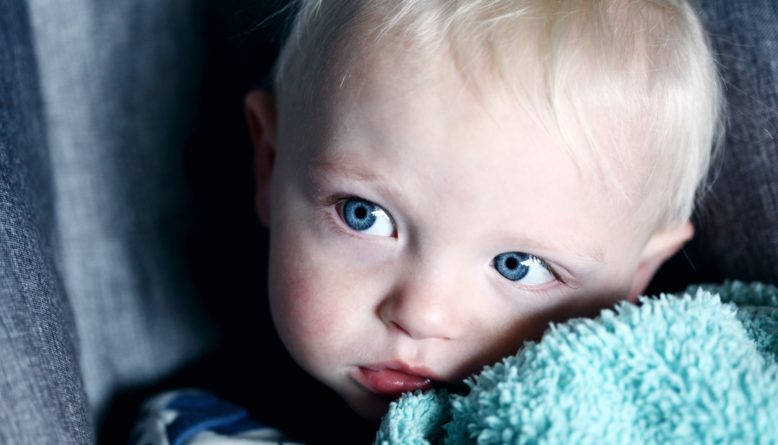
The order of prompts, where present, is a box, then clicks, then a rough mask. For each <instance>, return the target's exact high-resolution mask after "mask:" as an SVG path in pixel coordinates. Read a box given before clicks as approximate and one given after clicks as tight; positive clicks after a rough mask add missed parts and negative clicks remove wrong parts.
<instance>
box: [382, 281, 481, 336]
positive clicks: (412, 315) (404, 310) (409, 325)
mask: <svg viewBox="0 0 778 445" xmlns="http://www.w3.org/2000/svg"><path fill="white" fill-rule="evenodd" d="M447 278H448V279H442V280H440V279H438V280H429V279H424V277H420V276H416V277H415V278H414V279H410V280H406V281H403V282H401V283H400V284H398V285H397V286H395V288H394V289H393V290H392V291H391V292H390V293H389V294H388V295H387V296H386V298H384V300H383V301H382V302H381V305H380V307H379V310H378V313H379V316H380V318H381V320H383V321H384V323H385V324H386V325H387V326H389V327H390V328H394V329H399V330H400V331H401V332H403V333H404V334H406V335H408V336H409V337H411V338H414V339H417V340H422V339H429V338H438V339H446V340H451V339H457V338H460V337H461V335H462V333H463V331H464V329H465V327H466V324H467V320H468V317H471V316H473V315H474V314H472V313H470V314H468V313H467V312H468V310H467V308H466V306H467V304H466V296H464V295H462V291H463V289H462V288H461V287H460V288H459V289H457V287H458V286H457V283H456V279H455V278H451V277H447ZM470 312H471V311H470Z"/></svg>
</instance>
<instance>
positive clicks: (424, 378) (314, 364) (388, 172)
mask: <svg viewBox="0 0 778 445" xmlns="http://www.w3.org/2000/svg"><path fill="white" fill-rule="evenodd" d="M386 63H387V64H388V65H391V63H390V61H387V62H386ZM379 65H380V64H379ZM429 65H430V69H429V72H430V73H433V74H430V75H429V77H427V78H420V77H419V76H415V75H414V74H413V73H410V72H408V73H406V72H403V71H402V70H399V71H398V69H397V68H396V67H395V68H393V69H392V70H389V69H384V67H383V66H382V65H380V66H373V67H372V68H370V69H368V70H367V71H362V72H358V73H356V74H354V76H358V80H352V82H355V83H354V84H353V85H352V88H347V89H343V90H337V88H336V89H335V90H336V91H335V92H333V93H331V94H329V95H328V97H327V102H326V103H327V106H326V109H323V110H318V113H317V114H318V115H319V116H325V118H318V119H308V118H306V119H305V121H299V120H295V117H294V116H288V115H285V114H284V110H283V107H282V109H281V115H280V116H279V119H280V120H279V122H280V123H279V127H278V128H279V130H278V138H277V147H276V148H272V150H273V151H274V153H275V162H274V164H273V166H272V169H271V170H270V173H272V174H271V177H272V181H271V183H270V185H269V190H266V192H268V193H269V195H270V197H271V198H270V201H271V203H272V204H271V205H270V208H269V211H268V210H267V209H260V213H261V214H267V213H269V226H270V234H271V251H270V302H271V308H272V312H273V317H274V321H275V323H276V326H277V328H278V330H279V333H280V335H281V338H282V340H283V341H284V343H285V345H286V346H287V347H288V349H289V351H290V352H291V354H292V356H293V357H294V358H295V359H296V360H297V361H298V363H299V364H300V365H301V366H302V367H303V368H304V369H306V370H307V371H308V372H310V373H311V374H312V375H314V376H315V377H316V378H318V379H319V380H321V381H322V382H323V383H325V384H327V385H328V386H330V387H331V388H332V389H334V390H335V391H337V392H338V393H339V394H340V395H341V396H342V397H343V398H344V399H345V400H346V401H347V402H348V403H349V404H350V405H351V406H352V407H353V408H354V409H355V410H356V411H357V412H358V413H360V414H362V415H363V416H365V417H368V418H377V417H379V416H380V415H381V414H383V413H384V412H385V410H386V408H387V405H388V401H389V400H391V399H392V398H394V397H396V396H397V395H398V394H399V393H400V392H403V391H408V390H413V389H424V388H427V387H429V386H431V385H434V384H437V383H447V382H459V381H461V379H463V378H465V377H466V376H468V375H471V374H473V373H475V372H477V371H479V370H480V369H481V368H482V367H483V366H484V365H487V364H490V363H493V362H495V361H497V360H499V359H500V358H501V357H503V356H505V355H508V354H513V353H515V352H516V351H517V349H518V348H519V347H520V346H521V345H522V343H523V342H524V341H525V340H528V339H539V337H540V336H541V334H542V333H543V331H544V330H545V329H546V328H547V327H548V325H549V322H551V321H563V320H566V319H568V318H570V317H573V316H591V315H594V314H595V313H596V312H597V311H598V310H599V309H601V308H603V307H607V306H610V305H612V304H613V303H615V302H616V301H618V300H620V299H625V298H627V297H628V296H630V295H633V296H634V294H635V293H636V292H639V291H641V290H642V287H643V286H644V285H645V281H646V280H647V279H644V280H642V281H639V280H638V281H636V280H635V277H636V271H638V270H639V269H640V268H641V264H642V263H641V262H642V261H643V260H645V253H646V245H647V242H648V241H649V240H650V236H649V235H650V234H649V233H647V231H639V230H636V224H634V223H635V221H633V219H634V218H631V217H630V215H629V211H627V210H626V209H619V208H618V206H614V205H612V204H613V202H614V201H613V200H612V199H611V197H610V195H609V194H608V193H606V192H605V191H604V190H603V188H602V187H599V186H596V185H594V184H592V183H591V182H590V181H586V180H584V179H583V178H582V176H581V175H580V173H579V172H578V170H577V169H576V165H575V163H574V161H573V160H572V159H571V158H570V156H569V154H567V152H566V151H565V149H564V148H563V146H562V140H561V138H559V137H558V135H555V134H553V133H550V132H549V131H547V130H546V129H544V128H542V127H540V126H539V125H538V124H537V123H536V122H535V121H534V120H533V119H531V118H530V116H529V115H528V114H527V113H526V112H525V111H524V110H523V109H522V108H521V107H519V106H518V105H517V104H516V103H514V102H512V101H510V100H508V98H507V96H504V95H501V94H483V95H481V96H476V95H474V94H473V93H472V91H471V89H469V88H467V87H465V86H464V84H463V83H462V80H461V79H460V78H459V77H458V76H457V75H456V72H455V71H454V70H453V69H450V67H448V66H447V65H446V64H445V63H444V62H442V61H438V62H434V61H430V63H429ZM397 79H403V81H402V82H400V81H398V80H397ZM409 79H411V80H409ZM311 114H315V113H311ZM261 150H268V148H265V149H261ZM260 191H261V192H262V190H260ZM262 206H263V204H260V207H262ZM670 253H671V252H670ZM653 270H654V269H651V271H650V273H648V275H649V277H650V274H651V273H653ZM644 275H645V274H644Z"/></svg>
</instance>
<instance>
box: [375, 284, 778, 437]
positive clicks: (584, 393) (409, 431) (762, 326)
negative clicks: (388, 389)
mask: <svg viewBox="0 0 778 445" xmlns="http://www.w3.org/2000/svg"><path fill="white" fill-rule="evenodd" d="M777 358H778V288H776V287H774V286H770V285H764V284H758V283H748V284H746V283H742V282H727V283H724V284H723V285H719V286H708V285H705V286H695V287H690V288H689V289H687V290H686V292H683V293H681V294H677V295H668V294H662V295H660V296H658V297H641V299H640V304H639V305H635V304H631V303H627V302H624V303H620V304H619V305H618V306H616V307H615V308H614V309H612V310H604V311H602V312H601V313H600V315H599V317H597V318H595V319H574V320H570V321H568V322H566V323H563V324H556V325H552V326H551V328H550V329H549V330H548V331H547V332H546V334H545V335H544V336H543V338H542V339H541V340H540V341H539V342H536V343H535V342H531V343H526V344H525V345H524V346H523V347H522V348H521V350H519V352H518V353H517V354H516V355H514V356H510V357H507V358H505V359H503V360H502V361H501V362H500V363H497V364H495V365H492V366H489V367H486V368H484V370H483V371H482V372H481V373H480V374H478V375H476V376H474V377H471V378H469V379H468V380H467V381H466V384H467V386H468V387H469V388H470V391H469V393H468V394H467V395H454V394H448V393H447V392H446V391H445V390H433V391H428V392H424V393H421V392H416V393H414V394H405V395H403V396H402V397H401V398H400V399H398V400H397V401H395V402H393V403H392V405H391V407H390V409H389V412H388V413H387V414H386V416H385V417H384V419H383V421H382V423H381V427H380V430H379V431H378V433H377V436H376V441H375V443H376V444H380V445H389V444H414V445H422V444H425V445H426V444H448V445H455V444H473V443H476V444H483V445H486V444H696V443H705V444H708V443H727V444H735V443H740V444H778V364H776V359H777Z"/></svg>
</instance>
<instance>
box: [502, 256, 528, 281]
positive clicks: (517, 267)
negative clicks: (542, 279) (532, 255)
mask: <svg viewBox="0 0 778 445" xmlns="http://www.w3.org/2000/svg"><path fill="white" fill-rule="evenodd" d="M528 259H529V255H528V254H526V253H520V252H507V253H501V254H499V255H497V256H496V257H495V258H494V268H495V269H497V272H499V273H500V275H502V276H504V277H505V278H507V279H509V280H511V281H518V280H520V279H522V278H524V277H525V276H526V275H527V273H528V272H529V267H528V266H526V265H524V264H522V263H523V262H524V261H526V260H528Z"/></svg>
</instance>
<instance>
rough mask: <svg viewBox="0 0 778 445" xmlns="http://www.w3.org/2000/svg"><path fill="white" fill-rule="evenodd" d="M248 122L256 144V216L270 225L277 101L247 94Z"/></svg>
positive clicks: (266, 94)
mask: <svg viewBox="0 0 778 445" xmlns="http://www.w3.org/2000/svg"><path fill="white" fill-rule="evenodd" d="M245 110H246V120H247V122H248V128H249V134H250V135H251V142H252V143H253V144H254V176H255V180H256V196H255V198H254V206H255V207H256V211H257V216H259V219H260V221H262V223H264V224H265V225H266V226H270V178H271V176H272V174H273V165H274V163H275V158H276V101H275V98H274V97H273V95H272V94H271V93H269V92H267V91H261V90H253V91H251V92H249V94H248V95H246V101H245Z"/></svg>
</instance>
